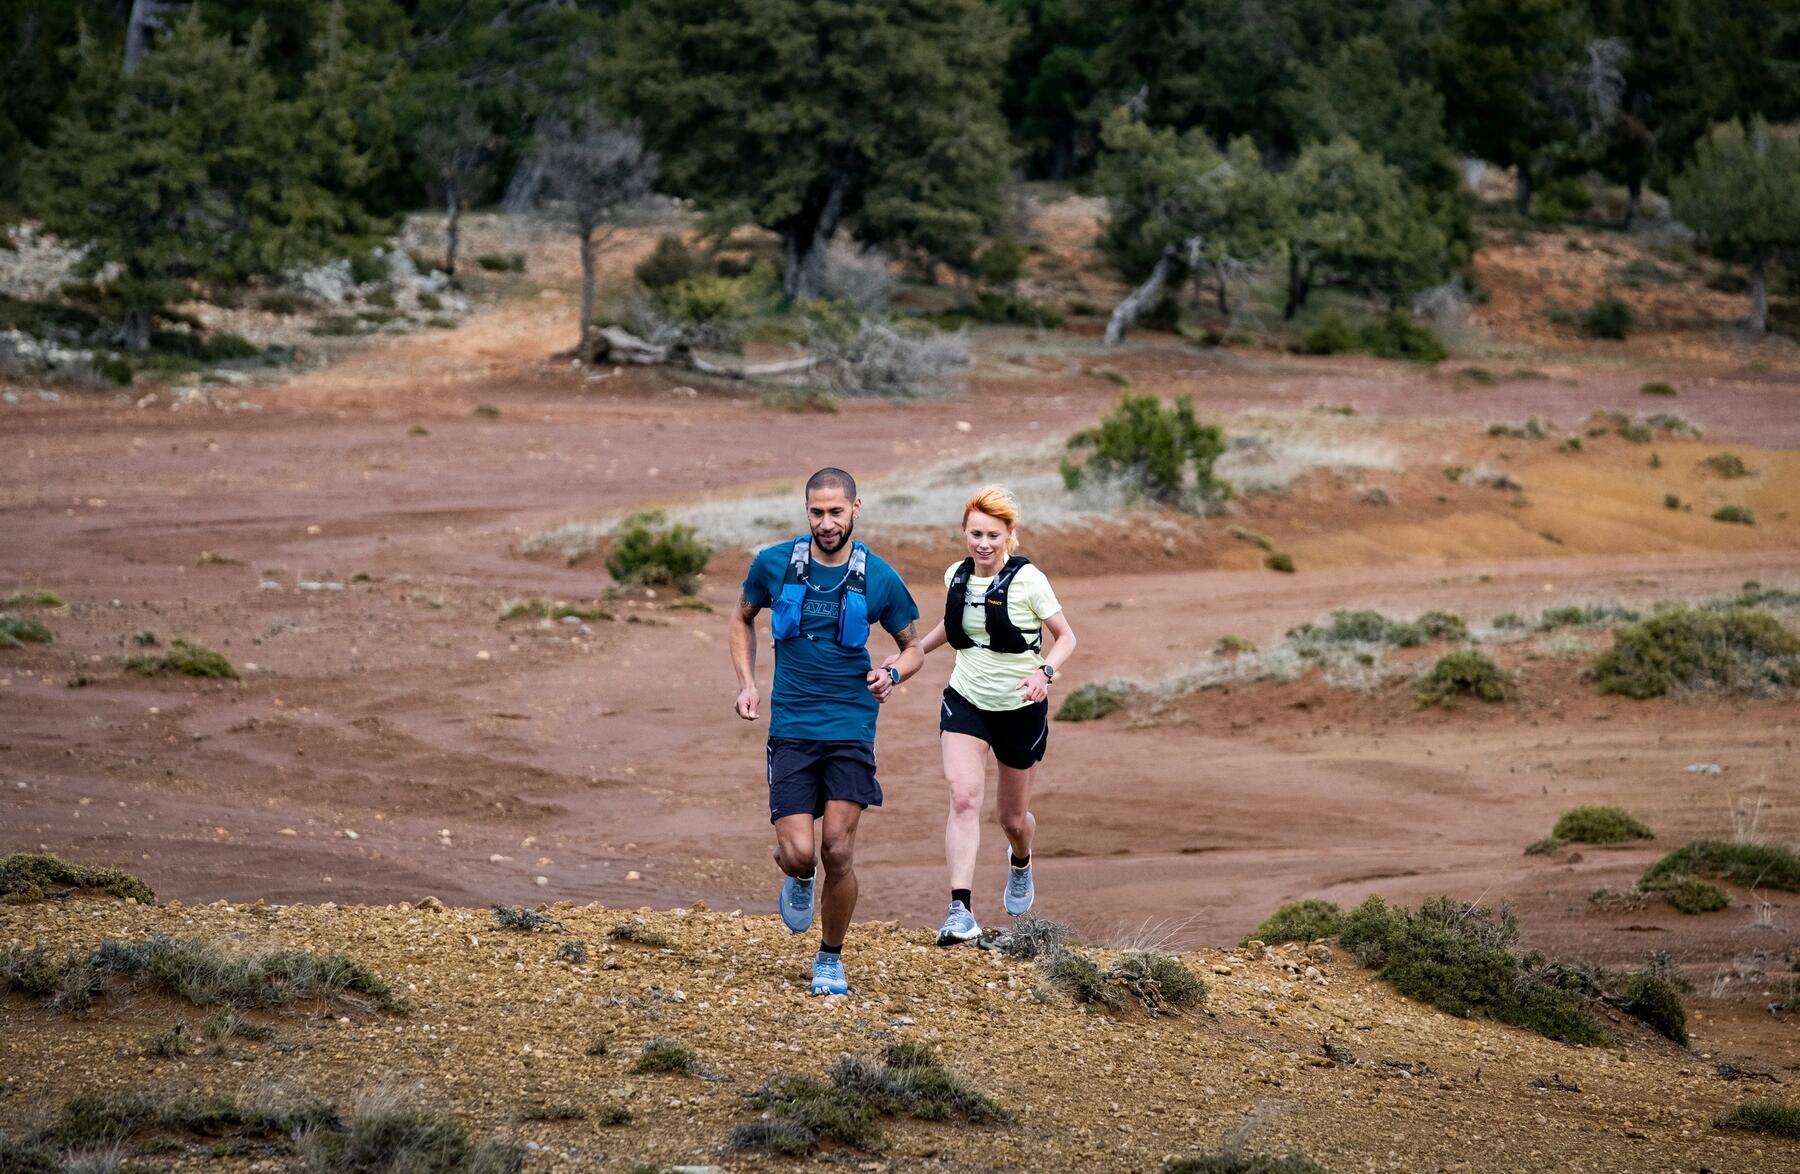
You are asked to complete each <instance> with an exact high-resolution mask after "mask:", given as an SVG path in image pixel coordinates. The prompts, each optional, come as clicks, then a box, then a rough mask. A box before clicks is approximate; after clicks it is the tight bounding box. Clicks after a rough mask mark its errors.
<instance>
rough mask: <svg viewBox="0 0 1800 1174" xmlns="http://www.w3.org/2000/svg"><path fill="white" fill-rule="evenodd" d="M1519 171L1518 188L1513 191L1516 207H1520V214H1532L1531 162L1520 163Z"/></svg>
mask: <svg viewBox="0 0 1800 1174" xmlns="http://www.w3.org/2000/svg"><path fill="white" fill-rule="evenodd" d="M1518 173H1519V185H1518V190H1517V191H1516V192H1514V193H1513V201H1514V207H1516V208H1517V209H1518V212H1519V215H1521V216H1529V215H1531V164H1529V163H1520V164H1519V166H1518Z"/></svg>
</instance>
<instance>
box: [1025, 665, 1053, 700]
mask: <svg viewBox="0 0 1800 1174" xmlns="http://www.w3.org/2000/svg"><path fill="white" fill-rule="evenodd" d="M1019 692H1021V693H1023V694H1025V700H1027V701H1029V702H1031V703H1032V704H1033V705H1036V704H1037V703H1038V702H1040V701H1047V700H1049V697H1050V682H1049V681H1047V680H1045V679H1044V672H1043V670H1042V669H1034V670H1033V671H1032V673H1031V675H1030V676H1028V677H1026V678H1025V679H1024V680H1023V681H1020V682H1019Z"/></svg>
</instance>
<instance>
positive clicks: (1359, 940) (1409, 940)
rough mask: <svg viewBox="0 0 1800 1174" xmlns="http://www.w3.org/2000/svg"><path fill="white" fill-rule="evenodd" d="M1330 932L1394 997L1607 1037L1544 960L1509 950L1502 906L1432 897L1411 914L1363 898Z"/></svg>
mask: <svg viewBox="0 0 1800 1174" xmlns="http://www.w3.org/2000/svg"><path fill="white" fill-rule="evenodd" d="M1338 937H1339V940H1340V941H1341V942H1343V944H1344V946H1345V947H1346V948H1347V949H1350V950H1353V951H1355V953H1356V956H1357V959H1358V960H1359V961H1361V963H1362V964H1363V965H1364V966H1368V967H1371V968H1373V969H1374V970H1376V971H1377V972H1379V974H1380V976H1381V977H1382V978H1384V979H1386V980H1388V981H1389V982H1391V983H1393V984H1394V986H1395V988H1396V989H1397V990H1399V991H1400V993H1401V994H1403V995H1406V996H1407V997H1408V998H1414V999H1418V1000H1420V1001H1422V1002H1426V1003H1430V1004H1431V1005H1432V1006H1434V1007H1438V1008H1440V1009H1441V1010H1444V1011H1448V1012H1449V1013H1450V1014H1452V1015H1458V1016H1461V1017H1463V1018H1468V1017H1470V1016H1472V1015H1484V1016H1487V1017H1488V1018H1492V1019H1497V1020H1499V1021H1500V1022H1502V1023H1510V1024H1512V1025H1514V1026H1515V1027H1524V1028H1529V1029H1530V1030H1532V1031H1536V1032H1538V1033H1539V1034H1540V1035H1545V1036H1548V1037H1549V1038H1551V1039H1557V1040H1564V1041H1566V1042H1569V1043H1584V1044H1596V1043H1604V1042H1606V1040H1607V1036H1606V1033H1605V1032H1604V1031H1602V1030H1601V1029H1600V1026H1599V1025H1598V1024H1597V1023H1595V1022H1594V1020H1593V1019H1592V1018H1591V1017H1590V1016H1589V1015H1588V1014H1587V1011H1586V1009H1585V1006H1584V1004H1583V1000H1582V996H1581V995H1580V994H1579V993H1577V992H1576V991H1572V990H1569V989H1566V987H1565V986H1564V985H1562V984H1560V983H1558V982H1555V981H1549V979H1550V977H1551V976H1552V975H1553V973H1554V971H1553V970H1552V968H1551V966H1550V964H1548V963H1546V962H1544V960H1543V959H1541V958H1539V957H1538V956H1536V955H1531V956H1528V957H1525V958H1521V957H1519V956H1518V955H1517V954H1516V953H1514V947H1515V946H1516V945H1517V943H1518V940H1519V930H1518V925H1517V923H1516V922H1515V920H1514V919H1513V915H1512V912H1511V911H1510V910H1508V909H1501V910H1499V911H1498V912H1495V911H1494V910H1492V909H1489V908H1487V907H1486V906H1483V905H1475V904H1468V903H1466V902H1462V901H1458V900H1455V899H1454V898H1451V897H1434V898H1432V899H1430V900H1427V901H1426V902H1424V904H1422V905H1421V906H1420V907H1419V911H1418V912H1417V913H1413V912H1411V911H1409V910H1407V909H1404V908H1401V907H1397V906H1389V905H1388V904H1387V903H1386V902H1384V901H1382V899H1381V898H1380V897H1370V898H1369V899H1368V900H1367V901H1365V902H1364V903H1363V904H1362V905H1360V906H1358V907H1357V908H1356V909H1354V910H1352V911H1351V913H1350V915H1349V916H1348V917H1347V918H1345V920H1344V926H1343V929H1342V931H1341V932H1340V933H1339V935H1338Z"/></svg>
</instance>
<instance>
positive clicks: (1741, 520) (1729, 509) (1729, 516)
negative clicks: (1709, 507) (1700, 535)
mask: <svg viewBox="0 0 1800 1174" xmlns="http://www.w3.org/2000/svg"><path fill="white" fill-rule="evenodd" d="M1712 520H1713V521H1715V522H1728V523H1730V524H1731V525H1733V526H1754V525H1756V515H1755V514H1753V513H1751V512H1750V511H1749V510H1747V509H1745V508H1744V507H1743V506H1741V505H1722V506H1720V507H1719V508H1718V509H1716V510H1714V511H1713V512H1712Z"/></svg>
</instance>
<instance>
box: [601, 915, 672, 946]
mask: <svg viewBox="0 0 1800 1174" xmlns="http://www.w3.org/2000/svg"><path fill="white" fill-rule="evenodd" d="M606 937H607V940H608V941H614V942H629V943H631V944H632V945H634V946H650V947H652V948H654V949H658V950H667V949H671V948H673V947H674V945H675V941H674V939H673V938H671V937H669V935H668V934H666V933H662V932H660V931H658V930H654V929H651V928H650V927H649V926H647V925H645V924H644V923H643V922H641V921H621V922H620V923H619V924H617V925H615V926H613V927H612V928H611V929H609V930H607V931H606Z"/></svg>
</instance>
